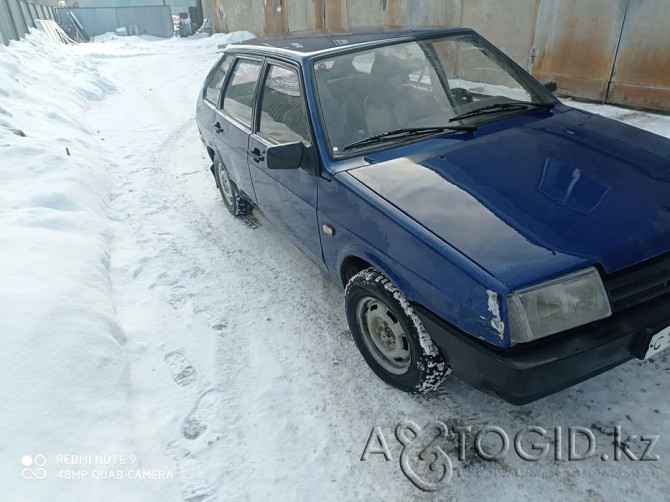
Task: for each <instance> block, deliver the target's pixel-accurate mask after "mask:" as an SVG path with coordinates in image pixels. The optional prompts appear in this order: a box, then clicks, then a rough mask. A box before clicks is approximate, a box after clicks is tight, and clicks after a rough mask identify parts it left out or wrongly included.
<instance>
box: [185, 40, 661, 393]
mask: <svg viewBox="0 0 670 502" xmlns="http://www.w3.org/2000/svg"><path fill="white" fill-rule="evenodd" d="M575 57H577V56H575ZM197 122H198V126H199V130H200V134H201V137H202V141H203V142H204V144H205V146H206V148H207V152H208V153H209V156H210V158H211V160H212V168H211V169H212V172H213V174H214V178H215V180H216V184H217V186H218V188H219V190H220V191H221V195H222V196H223V201H224V203H225V205H226V206H227V208H228V210H229V211H230V212H231V213H232V214H233V215H236V216H238V215H243V214H244V213H246V212H248V211H250V210H252V209H256V210H257V211H259V212H260V213H262V215H263V216H264V217H265V218H266V219H267V220H269V222H271V223H272V224H274V225H275V226H276V227H277V228H278V229H280V230H281V231H283V232H284V233H285V235H286V236H287V237H288V238H289V239H291V240H292V241H293V242H294V243H295V245H296V246H297V247H299V248H300V249H301V250H302V251H303V252H304V253H305V254H306V255H307V256H309V257H310V258H311V259H312V260H314V261H315V262H316V263H317V264H318V265H319V266H320V267H321V268H322V269H323V270H324V271H326V272H327V273H328V274H330V276H332V278H333V279H334V280H335V281H337V282H338V283H339V284H340V285H341V286H342V287H343V288H344V295H345V311H346V317H347V321H348V323H349V327H350V329H351V333H352V335H353V338H354V340H355V342H356V345H357V346H358V348H359V349H360V351H361V353H362V354H363V357H364V358H365V360H366V361H367V363H368V365H369V366H370V368H371V369H372V371H374V372H375V373H376V374H377V375H378V376H379V377H380V378H381V379H383V380H384V381H385V382H387V383H389V384H390V385H392V386H394V387H396V388H398V389H401V390H403V391H406V392H424V391H427V390H430V389H434V388H435V387H436V386H437V385H439V384H440V383H441V382H442V380H443V379H444V378H445V377H446V376H447V375H449V373H450V372H452V371H453V372H454V373H455V374H456V375H458V376H459V377H460V378H461V379H462V380H464V381H466V382H468V383H469V384H471V385H473V386H475V387H477V388H479V389H481V390H483V391H485V392H488V393H490V394H493V395H497V396H500V397H501V398H503V399H505V400H507V401H509V402H512V403H515V404H523V403H527V402H530V401H533V400H536V399H538V398H541V397H543V396H546V395H548V394H551V393H554V392H556V391H558V390H561V389H564V388H566V387H568V386H571V385H573V384H575V383H577V382H580V381H583V380H585V379H588V378H590V377H592V376H594V375H597V374H599V373H601V372H604V371H606V370H608V369H610V368H613V367H615V366H617V365H619V364H622V363H624V362H626V361H628V360H630V359H633V358H638V359H648V358H650V357H652V356H654V355H655V354H656V353H658V352H659V351H661V350H664V349H666V348H667V347H668V346H669V345H670V140H668V139H665V138H663V137H660V136H656V135H654V134H651V133H648V132H645V131H642V130H640V129H636V128H634V127H630V126H627V125H624V124H621V123H619V122H615V121H613V120H609V119H606V118H603V117H600V116H598V115H594V114H591V113H587V112H584V111H580V110H576V109H574V108H571V107H569V106H566V105H564V104H562V103H561V102H560V101H559V100H557V99H556V98H555V97H554V95H553V94H552V92H550V90H549V89H548V88H547V87H545V86H543V85H542V84H540V83H539V82H537V81H536V80H535V79H534V78H533V77H531V76H530V75H529V74H528V73H526V72H525V71H524V70H523V69H522V68H521V67H519V66H518V65H517V64H516V63H514V62H513V61H512V60H511V59H510V58H508V57H507V56H505V55H504V54H503V53H502V52H501V51H500V50H498V49H496V48H495V47H494V46H493V45H492V44H490V43H489V42H487V41H486V40H485V39H483V38H482V37H481V36H479V35H478V34H477V33H475V32H474V31H472V30H469V29H412V30H399V29H396V30H389V29H379V30H377V31H371V30H367V31H365V32H355V31H353V32H348V33H337V34H335V33H328V32H318V33H315V32H309V33H301V34H294V35H288V36H283V37H279V38H262V39H254V40H248V41H246V42H243V43H238V44H232V45H229V46H228V47H227V48H226V49H225V51H224V54H223V56H222V57H221V58H220V60H219V61H218V62H217V63H216V65H215V66H214V67H213V68H212V70H211V72H210V73H209V75H208V76H207V78H206V80H205V83H204V86H203V88H202V92H201V94H200V97H199V101H198V104H197ZM306 336H307V335H306Z"/></svg>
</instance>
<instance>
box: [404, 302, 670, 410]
mask: <svg viewBox="0 0 670 502" xmlns="http://www.w3.org/2000/svg"><path fill="white" fill-rule="evenodd" d="M414 309H415V311H416V313H417V314H418V316H419V318H420V319H421V320H422V321H423V324H424V326H425V328H426V329H427V330H428V333H430V335H431V337H432V339H433V341H434V342H435V344H436V345H437V346H438V347H439V349H440V350H441V351H442V353H443V354H444V355H445V356H446V357H447V359H448V361H449V365H450V366H451V368H452V370H453V371H454V373H455V374H456V375H458V377H459V378H461V379H462V380H463V381H465V382H467V383H468V384H470V385H472V386H473V387H476V388H478V389H480V390H482V391H484V392H486V393H488V394H492V395H495V396H498V397H500V398H502V399H504V400H505V401H508V402H510V403H512V404H516V405H522V404H526V403H529V402H531V401H535V400H537V399H540V398H542V397H545V396H548V395H550V394H553V393H555V392H558V391H559V390H562V389H565V388H566V387H570V386H571V385H575V384H577V383H579V382H582V381H584V380H587V379H589V378H591V377H593V376H595V375H598V374H600V373H603V372H604V371H607V370H609V369H611V368H614V367H615V366H618V365H620V364H622V363H624V362H626V361H628V360H630V359H632V358H634V357H637V358H640V359H641V358H643V357H644V354H645V352H646V348H647V347H648V344H649V340H650V338H651V336H652V335H653V334H654V333H657V332H658V331H661V330H662V329H663V328H666V327H667V326H668V325H670V295H664V296H662V297H659V298H657V299H656V300H653V301H650V302H647V303H645V304H643V305H638V306H636V307H634V308H629V309H626V310H624V311H621V312H616V313H614V314H613V315H612V316H611V317H608V318H607V319H603V320H601V321H596V322H594V323H591V324H588V325H585V326H580V327H579V328H575V329H572V330H569V331H565V332H563V333H559V334H556V335H553V336H550V337H548V338H546V339H542V340H538V341H536V342H532V343H528V344H523V345H518V346H516V347H514V348H511V349H507V350H504V349H498V348H495V347H492V346H491V345H489V344H487V343H485V342H482V341H480V340H477V339H475V338H473V337H471V336H470V335H467V334H465V333H463V332H462V331H460V330H458V329H457V328H455V327H453V326H451V325H450V324H448V323H447V322H446V321H444V320H442V319H441V318H439V317H438V316H436V315H435V314H433V313H432V312H430V311H428V310H426V309H424V308H423V307H421V306H420V305H414Z"/></svg>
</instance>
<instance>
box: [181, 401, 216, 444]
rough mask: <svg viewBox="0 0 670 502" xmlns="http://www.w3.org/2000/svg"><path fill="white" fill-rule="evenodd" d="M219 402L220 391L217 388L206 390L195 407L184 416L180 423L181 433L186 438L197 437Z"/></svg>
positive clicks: (203, 430)
mask: <svg viewBox="0 0 670 502" xmlns="http://www.w3.org/2000/svg"><path fill="white" fill-rule="evenodd" d="M220 403H221V393H220V392H219V391H218V390H208V391H207V392H205V393H204V394H203V395H202V396H200V399H198V403H197V404H196V405H195V408H194V409H193V411H192V412H191V413H190V415H189V416H187V417H186V419H185V420H184V423H183V425H182V434H183V436H184V437H185V438H186V439H191V440H193V439H197V438H199V437H200V436H201V435H202V433H203V432H205V431H206V430H207V426H208V423H209V422H210V420H211V418H212V417H213V416H214V415H215V414H216V411H217V408H218V407H219V405H220Z"/></svg>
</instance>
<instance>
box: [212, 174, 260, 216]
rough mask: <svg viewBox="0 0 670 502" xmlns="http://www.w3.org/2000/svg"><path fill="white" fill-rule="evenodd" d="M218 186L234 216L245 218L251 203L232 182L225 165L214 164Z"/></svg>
mask: <svg viewBox="0 0 670 502" xmlns="http://www.w3.org/2000/svg"><path fill="white" fill-rule="evenodd" d="M214 175H215V176H216V185H217V187H219V192H221V197H222V198H223V202H224V204H225V205H226V207H227V208H228V211H230V213H231V214H232V215H233V216H243V215H245V214H247V213H248V212H249V211H250V210H251V206H250V205H249V203H248V202H247V201H246V200H244V199H243V198H242V196H241V195H240V192H239V191H238V190H237V187H236V186H235V184H234V183H233V182H232V181H231V180H230V176H228V171H227V170H226V168H225V167H224V165H223V164H221V163H220V162H217V163H216V164H214Z"/></svg>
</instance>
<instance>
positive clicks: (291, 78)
mask: <svg viewBox="0 0 670 502" xmlns="http://www.w3.org/2000/svg"><path fill="white" fill-rule="evenodd" d="M267 75H268V76H267V78H266V80H265V86H264V87H263V101H262V104H261V124H260V132H261V133H263V134H264V135H265V136H267V137H269V138H270V139H272V140H274V141H276V142H277V143H292V142H295V141H304V142H306V143H310V135H309V128H308V126H307V114H306V113H305V106H304V102H303V100H302V96H301V93H300V80H298V73H297V72H296V71H295V70H293V69H287V68H284V67H283V66H275V65H272V66H270V71H269V72H268V74H267Z"/></svg>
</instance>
